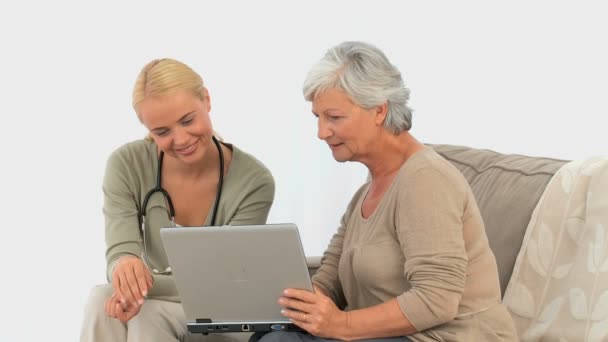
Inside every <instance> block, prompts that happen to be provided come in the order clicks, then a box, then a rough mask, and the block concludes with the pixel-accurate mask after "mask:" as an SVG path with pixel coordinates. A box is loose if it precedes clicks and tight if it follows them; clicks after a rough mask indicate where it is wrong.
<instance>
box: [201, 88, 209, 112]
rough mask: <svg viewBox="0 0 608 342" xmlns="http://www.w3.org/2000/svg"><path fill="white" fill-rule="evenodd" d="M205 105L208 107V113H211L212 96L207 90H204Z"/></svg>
mask: <svg viewBox="0 0 608 342" xmlns="http://www.w3.org/2000/svg"><path fill="white" fill-rule="evenodd" d="M203 103H204V104H205V106H207V112H210V111H211V96H209V91H208V90H207V88H203Z"/></svg>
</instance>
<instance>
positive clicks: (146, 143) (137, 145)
mask: <svg viewBox="0 0 608 342" xmlns="http://www.w3.org/2000/svg"><path fill="white" fill-rule="evenodd" d="M156 151H157V149H156V145H155V144H154V142H153V141H150V140H147V139H139V140H134V141H130V142H127V143H124V144H123V145H121V146H119V147H118V148H116V149H115V150H114V151H113V152H112V153H111V154H110V156H109V158H108V164H113V165H117V164H118V165H120V164H122V165H125V166H129V167H133V166H139V165H142V166H143V165H146V164H149V163H150V162H152V161H153V160H154V158H155V157H156V153H157V152H156Z"/></svg>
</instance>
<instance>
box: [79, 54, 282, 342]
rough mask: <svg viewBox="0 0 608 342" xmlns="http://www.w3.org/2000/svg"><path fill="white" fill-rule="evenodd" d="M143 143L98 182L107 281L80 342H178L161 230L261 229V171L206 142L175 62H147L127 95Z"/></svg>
mask: <svg viewBox="0 0 608 342" xmlns="http://www.w3.org/2000/svg"><path fill="white" fill-rule="evenodd" d="M133 107H134V109H135V112H136V113H137V116H138V118H139V120H140V121H141V123H142V124H143V125H144V126H145V127H146V128H147V129H148V131H149V135H148V137H147V138H146V139H142V140H137V141H133V142H130V143H127V144H125V145H123V146H122V147H120V148H118V149H117V150H116V151H114V153H112V155H111V156H110V157H109V159H108V161H107V168H106V173H105V177H104V180H103V193H104V207H103V213H104V216H105V222H106V223H105V232H106V246H107V248H106V259H107V278H108V281H109V284H106V285H100V286H97V287H95V288H94V289H93V290H92V292H91V295H90V298H89V301H88V303H87V306H86V309H85V318H84V324H83V327H82V332H81V341H117V342H119V341H182V340H184V339H185V336H186V335H187V331H186V322H185V317H184V312H183V310H182V306H181V304H180V302H179V297H178V295H177V291H176V288H175V284H174V282H173V279H172V276H171V269H170V267H168V262H167V258H166V255H165V252H164V250H163V246H162V242H161V240H160V233H159V231H160V228H162V227H170V226H174V225H175V226H210V225H226V224H230V225H242V224H263V223H265V222H266V218H267V216H268V212H269V210H270V207H271V205H272V202H273V198H274V180H273V177H272V175H271V173H270V172H269V170H268V169H267V168H266V167H264V165H262V163H260V162H259V161H258V160H256V159H255V158H254V157H253V156H251V155H249V154H247V153H246V152H244V151H242V150H241V149H239V148H237V147H236V146H234V145H231V144H229V143H226V142H220V141H219V139H217V137H215V136H214V131H213V126H212V124H211V120H210V111H211V97H210V95H209V91H208V90H207V88H206V87H205V86H204V84H203V80H202V78H201V77H200V76H199V75H198V74H197V73H196V72H195V71H194V70H192V69H191V68H190V67H188V66H187V65H185V64H184V63H181V62H179V61H176V60H172V59H160V60H154V61H152V62H150V63H148V64H147V65H146V66H145V67H144V68H143V69H142V71H141V72H140V74H139V76H138V77H137V80H136V82H135V87H134V90H133Z"/></svg>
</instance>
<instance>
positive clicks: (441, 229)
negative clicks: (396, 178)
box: [396, 168, 467, 331]
mask: <svg viewBox="0 0 608 342" xmlns="http://www.w3.org/2000/svg"><path fill="white" fill-rule="evenodd" d="M410 177H411V181H408V182H407V186H404V187H403V188H401V189H399V190H400V191H399V197H398V204H397V213H396V215H397V217H396V223H397V226H396V230H397V237H398V239H399V243H400V246H401V249H402V251H403V254H404V257H405V264H404V274H405V278H406V279H407V280H408V281H409V282H410V285H411V288H410V289H409V290H407V291H406V292H404V293H403V294H401V295H400V296H398V297H397V300H398V303H399V306H400V308H401V310H402V311H403V313H404V314H405V316H406V317H407V318H408V319H409V321H410V322H411V323H412V324H413V325H414V326H415V327H416V329H417V330H418V331H422V330H425V329H427V328H430V327H433V326H436V325H439V324H442V323H444V322H447V321H449V320H452V319H453V318H454V317H455V315H456V313H457V310H458V305H459V303H460V299H461V297H462V293H463V291H464V285H465V276H466V267H467V255H466V251H465V245H464V237H463V221H462V215H463V212H464V205H465V200H466V195H465V191H464V187H462V186H460V184H459V183H457V182H456V181H455V180H453V179H450V178H449V177H447V176H445V175H444V174H443V173H441V172H439V171H437V170H434V169H428V168H423V169H420V170H418V171H417V172H416V173H415V174H413V175H412V176H410Z"/></svg>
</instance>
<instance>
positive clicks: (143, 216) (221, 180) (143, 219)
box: [139, 136, 224, 274]
mask: <svg viewBox="0 0 608 342" xmlns="http://www.w3.org/2000/svg"><path fill="white" fill-rule="evenodd" d="M212 140H213V143H214V144H215V147H216V148H217V150H218V153H219V159H220V165H219V166H220V170H219V171H220V175H219V177H218V185H217V193H216V196H215V204H214V205H213V215H212V216H211V226H215V221H216V217H217V211H218V208H219V204H220V197H221V196H222V187H223V185H224V152H223V151H222V146H221V144H220V142H219V141H218V140H217V138H216V137H215V136H213V137H212ZM164 155H165V153H164V152H163V151H161V152H160V156H159V157H158V169H157V172H156V185H155V186H154V187H153V188H152V189H151V190H150V191H148V193H146V196H144V201H143V203H142V206H141V209H140V211H139V219H140V220H141V233H142V239H143V245H144V259H145V262H146V264H147V265H148V267H149V268H150V269H151V271H152V272H153V273H156V274H170V273H171V267H167V268H165V270H164V271H159V270H158V269H156V268H153V267H152V264H151V263H150V261H149V260H148V250H147V249H148V248H147V247H148V244H147V241H146V223H145V222H146V209H147V207H148V201H149V200H150V198H151V197H152V195H154V194H155V193H157V192H158V193H160V194H162V196H163V197H164V198H165V200H166V201H167V205H168V206H169V220H170V221H171V224H172V226H173V227H175V208H174V206H173V201H172V200H171V196H170V195H169V193H168V192H167V191H166V190H165V189H164V188H163V187H162V172H163V159H164Z"/></svg>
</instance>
